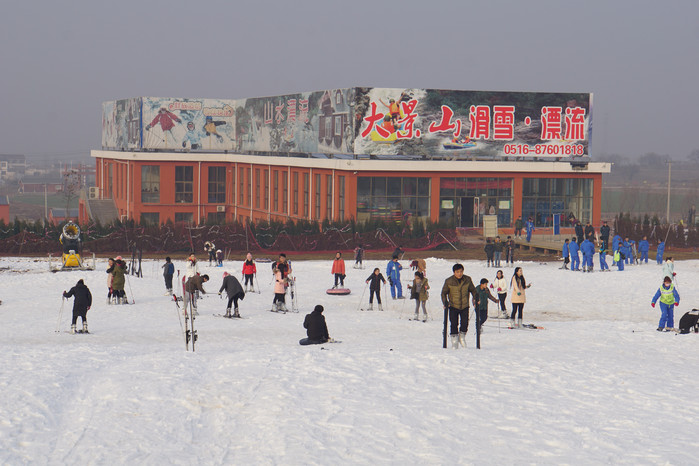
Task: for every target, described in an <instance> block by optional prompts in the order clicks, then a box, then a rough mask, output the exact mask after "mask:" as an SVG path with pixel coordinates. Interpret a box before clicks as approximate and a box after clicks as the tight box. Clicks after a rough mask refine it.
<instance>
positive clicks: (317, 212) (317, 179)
mask: <svg viewBox="0 0 699 466" xmlns="http://www.w3.org/2000/svg"><path fill="white" fill-rule="evenodd" d="M315 191H316V194H315V205H314V206H313V211H314V218H315V219H316V220H320V175H318V174H316V175H315Z"/></svg>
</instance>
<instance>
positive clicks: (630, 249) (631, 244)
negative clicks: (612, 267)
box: [624, 236, 636, 265]
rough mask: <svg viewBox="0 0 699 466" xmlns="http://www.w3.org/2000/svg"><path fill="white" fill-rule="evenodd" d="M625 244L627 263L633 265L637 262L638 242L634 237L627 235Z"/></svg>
mask: <svg viewBox="0 0 699 466" xmlns="http://www.w3.org/2000/svg"><path fill="white" fill-rule="evenodd" d="M624 244H625V245H626V252H627V253H628V254H626V263H627V264H630V265H633V264H635V263H636V242H635V241H634V240H632V239H629V237H628V236H627V237H626V239H625V240H624Z"/></svg>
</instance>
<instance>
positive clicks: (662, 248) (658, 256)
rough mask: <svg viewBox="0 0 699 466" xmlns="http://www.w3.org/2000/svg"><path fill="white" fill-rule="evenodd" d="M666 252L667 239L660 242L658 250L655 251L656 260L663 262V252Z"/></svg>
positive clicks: (659, 262) (659, 263)
mask: <svg viewBox="0 0 699 466" xmlns="http://www.w3.org/2000/svg"><path fill="white" fill-rule="evenodd" d="M664 253H665V241H661V242H660V243H658V250H657V251H656V253H655V260H656V262H657V263H658V265H661V264H662V263H663V254H664Z"/></svg>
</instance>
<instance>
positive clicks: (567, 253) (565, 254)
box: [561, 238, 570, 270]
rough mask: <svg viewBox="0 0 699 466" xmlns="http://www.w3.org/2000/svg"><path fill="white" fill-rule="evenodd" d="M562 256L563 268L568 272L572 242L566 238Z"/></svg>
mask: <svg viewBox="0 0 699 466" xmlns="http://www.w3.org/2000/svg"><path fill="white" fill-rule="evenodd" d="M561 256H562V257H563V267H561V268H562V269H566V270H568V264H569V263H570V240H569V239H568V238H566V240H565V242H564V243H563V249H562V250H561Z"/></svg>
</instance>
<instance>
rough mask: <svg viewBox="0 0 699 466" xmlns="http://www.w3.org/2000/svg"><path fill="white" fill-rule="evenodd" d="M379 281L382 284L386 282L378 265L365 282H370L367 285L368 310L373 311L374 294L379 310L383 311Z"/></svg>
mask: <svg viewBox="0 0 699 466" xmlns="http://www.w3.org/2000/svg"><path fill="white" fill-rule="evenodd" d="M381 282H383V284H384V285H385V284H386V279H385V278H383V275H381V271H380V270H379V268H378V267H376V268H375V269H374V272H373V273H372V274H371V275H369V277H368V278H367V279H366V283H370V285H369V310H370V311H373V310H374V295H376V302H377V303H378V305H379V311H383V308H382V307H381Z"/></svg>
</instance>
